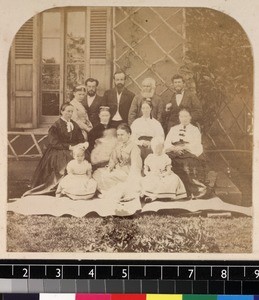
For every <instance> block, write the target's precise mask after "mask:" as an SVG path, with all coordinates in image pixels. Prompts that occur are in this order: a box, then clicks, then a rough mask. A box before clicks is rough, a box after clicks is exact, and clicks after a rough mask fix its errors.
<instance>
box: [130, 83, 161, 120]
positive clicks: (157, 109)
mask: <svg viewBox="0 0 259 300" xmlns="http://www.w3.org/2000/svg"><path fill="white" fill-rule="evenodd" d="M155 91H156V81H155V79H153V78H145V79H144V80H143V82H142V90H141V93H140V94H139V95H136V96H135V97H134V99H133V101H132V103H131V107H130V110H129V125H131V124H132V123H133V121H134V120H136V119H137V118H139V117H141V116H142V112H141V105H142V103H143V102H144V101H147V102H150V103H151V104H152V117H154V118H155V119H156V120H157V121H159V122H160V123H162V114H163V108H164V104H163V101H162V99H161V97H160V96H158V95H156V94H155Z"/></svg>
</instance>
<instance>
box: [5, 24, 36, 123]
mask: <svg viewBox="0 0 259 300" xmlns="http://www.w3.org/2000/svg"><path fill="white" fill-rule="evenodd" d="M34 30H35V29H34V20H33V18H31V19H30V20H28V21H27V22H26V23H25V24H24V25H23V26H22V27H21V28H20V29H19V31H18V32H17V34H16V35H15V38H14V41H13V45H12V54H11V78H10V85H11V97H12V99H11V100H12V101H11V127H13V128H32V127H33V123H34V118H35V117H36V116H33V114H34V113H33V109H34V107H33V103H34V101H35V100H36V99H34V98H35V93H34V89H35V81H34V80H35V74H34V71H33V70H34V67H33V63H35V62H34Z"/></svg>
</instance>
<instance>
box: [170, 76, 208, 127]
mask: <svg viewBox="0 0 259 300" xmlns="http://www.w3.org/2000/svg"><path fill="white" fill-rule="evenodd" d="M172 82H173V87H174V90H175V93H174V94H173V96H172V99H171V101H170V102H169V103H167V104H166V106H165V118H166V121H165V123H166V124H167V126H165V127H166V128H165V130H166V132H168V131H169V130H170V128H171V127H172V126H175V125H177V124H179V112H180V110H182V109H183V108H186V109H187V110H188V111H189V112H190V114H191V117H192V124H193V125H195V126H197V125H198V126H199V123H200V121H201V118H202V105H201V103H200V101H199V99H198V98H197V96H196V95H195V94H194V93H191V92H189V91H186V90H185V89H184V86H185V82H184V79H183V76H181V75H178V74H177V75H174V76H173V77H172Z"/></svg>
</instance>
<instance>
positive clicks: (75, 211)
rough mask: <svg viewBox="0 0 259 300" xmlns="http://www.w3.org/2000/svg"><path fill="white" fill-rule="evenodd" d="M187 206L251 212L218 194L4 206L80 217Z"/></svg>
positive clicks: (29, 200) (40, 200)
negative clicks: (196, 197)
mask: <svg viewBox="0 0 259 300" xmlns="http://www.w3.org/2000/svg"><path fill="white" fill-rule="evenodd" d="M179 209H182V210H186V211H189V212H199V211H217V212H218V211H224V212H225V211H227V212H235V213H241V214H244V215H247V216H252V208H251V207H243V206H238V205H233V204H228V203H226V202H223V201H222V200H220V199H219V198H218V197H214V198H211V199H208V200H202V199H199V200H187V201H154V202H151V203H147V204H145V205H144V206H143V207H141V203H140V200H139V198H135V199H134V200H131V201H129V202H123V203H119V202H118V201H112V200H111V199H105V198H102V199H99V198H96V199H92V200H71V199H69V198H67V197H61V198H56V197H52V196H40V195H38V196H27V197H24V198H18V199H13V202H10V203H8V206H7V210H8V211H12V212H15V213H19V214H23V215H52V216H62V215H72V216H75V217H83V216H86V215H88V214H90V213H93V212H96V213H97V214H98V215H99V216H101V217H106V216H114V215H116V216H130V215H133V214H135V213H136V212H137V211H142V212H158V211H159V210H168V211H173V210H179Z"/></svg>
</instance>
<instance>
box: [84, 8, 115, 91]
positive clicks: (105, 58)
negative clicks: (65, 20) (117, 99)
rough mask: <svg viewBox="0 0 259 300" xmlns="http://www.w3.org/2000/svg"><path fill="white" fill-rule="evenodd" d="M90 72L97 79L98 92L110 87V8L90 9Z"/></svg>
mask: <svg viewBox="0 0 259 300" xmlns="http://www.w3.org/2000/svg"><path fill="white" fill-rule="evenodd" d="M89 39H90V49H89V53H90V74H91V76H92V77H95V78H97V79H98V80H99V82H100V85H99V89H98V90H99V93H100V94H103V92H104V91H105V90H106V89H108V88H110V78H111V9H110V8H96V7H95V8H91V10H90V37H89Z"/></svg>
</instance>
